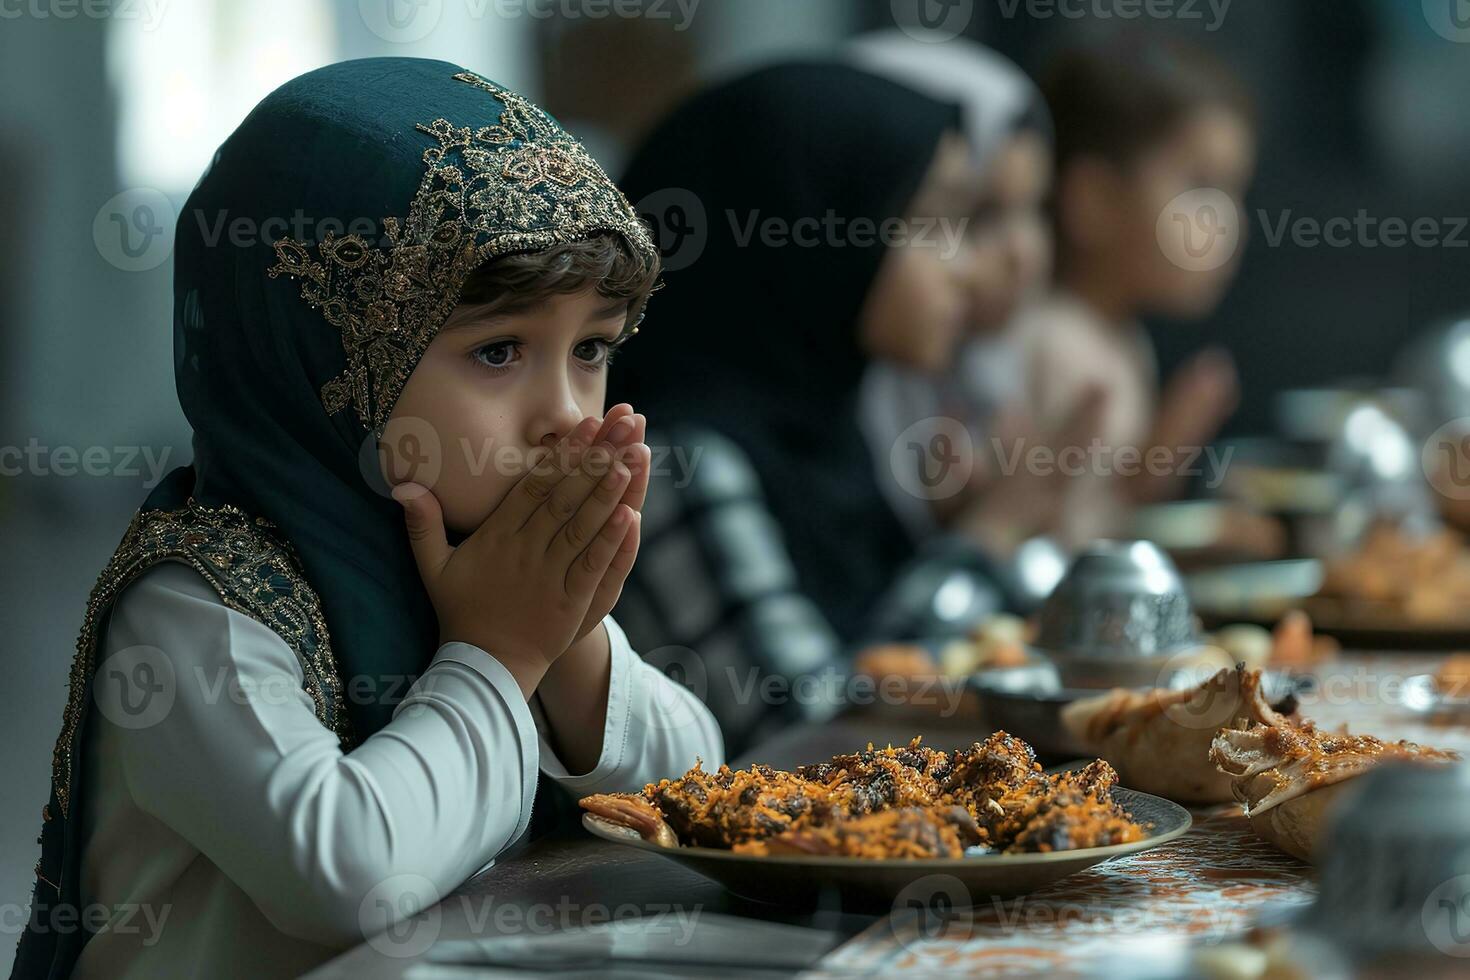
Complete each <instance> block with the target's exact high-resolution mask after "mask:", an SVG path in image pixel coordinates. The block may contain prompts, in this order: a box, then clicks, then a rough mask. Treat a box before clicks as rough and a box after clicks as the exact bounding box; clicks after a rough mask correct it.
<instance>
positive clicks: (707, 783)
mask: <svg viewBox="0 0 1470 980" xmlns="http://www.w3.org/2000/svg"><path fill="white" fill-rule="evenodd" d="M1117 779H1118V776H1117V773H1116V772H1114V771H1113V768H1112V766H1110V765H1108V763H1107V762H1105V761H1103V760H1101V759H1097V760H1094V761H1092V762H1090V763H1087V764H1086V765H1083V766H1079V767H1076V768H1072V769H1069V770H1067V771H1064V772H1050V771H1045V770H1043V769H1042V768H1041V766H1040V765H1039V764H1038V763H1037V761H1036V753H1035V752H1034V750H1033V749H1032V748H1031V746H1030V745H1028V744H1027V743H1026V742H1024V741H1022V740H1021V739H1019V738H1016V737H1015V736H1012V735H1009V734H1007V733H1005V732H996V733H995V734H993V735H991V736H990V737H989V738H987V739H986V740H985V741H983V742H975V743H973V744H972V745H970V746H968V747H964V748H958V749H955V750H954V751H952V752H942V751H936V750H934V749H931V748H929V747H928V746H925V745H923V744H922V743H921V740H920V739H918V738H915V739H914V740H913V741H912V742H910V743H909V744H908V745H906V746H903V747H900V748H894V747H893V746H889V747H887V748H883V749H876V748H874V747H873V746H872V745H871V744H869V745H868V747H867V748H866V749H864V750H862V751H859V752H854V753H851V754H848V755H838V756H834V757H832V758H831V759H830V760H827V761H825V762H818V763H814V764H812V765H805V766H798V767H797V768H796V769H795V770H794V771H790V772H788V771H785V770H780V769H774V768H771V767H769V766H763V765H753V766H751V767H750V768H748V769H741V770H732V769H730V768H729V767H728V766H721V767H720V768H719V769H718V770H716V771H714V772H706V771H705V770H704V769H703V768H702V767H701V766H698V765H696V766H695V768H693V769H691V770H689V771H688V772H687V773H685V774H684V775H683V776H681V777H679V778H678V779H666V780H663V781H662V782H660V783H650V784H649V785H648V786H646V787H644V789H643V791H642V792H640V793H604V794H598V795H596V796H588V797H584V798H583V799H582V800H581V806H582V808H583V809H584V810H586V811H587V812H586V813H585V814H583V816H582V823H583V825H584V826H585V827H586V828H587V829H588V830H589V831H591V832H592V833H593V834H595V835H597V836H598V837H601V838H603V839H605V840H609V841H613V842H616V843H619V844H626V845H628V846H631V847H637V848H641V849H644V850H648V851H651V852H653V853H656V854H659V855H661V856H663V857H666V858H668V859H670V860H673V861H677V862H679V863H681V864H683V865H685V866H686V867H688V868H690V869H691V870H693V871H697V872H698V873H700V874H702V875H704V876H705V877H708V878H711V879H713V880H715V881H717V882H719V883H721V884H723V885H724V886H725V887H726V888H728V889H729V890H730V891H732V892H735V893H736V894H739V895H742V896H745V897H747V898H753V899H757V900H760V901H773V902H781V903H797V902H805V901H810V900H813V899H816V898H818V897H821V896H824V895H833V894H835V895H837V896H840V897H841V898H842V899H843V900H856V901H862V902H872V901H886V902H891V901H893V900H894V899H895V898H896V897H898V896H900V895H902V894H904V893H905V890H906V889H908V888H909V887H910V886H911V885H914V884H915V883H916V882H919V881H921V879H925V878H927V877H929V876H941V875H943V876H950V878H951V879H953V880H957V881H958V882H959V884H960V885H961V886H963V887H964V888H965V889H967V890H968V891H969V893H970V898H971V899H972V900H977V901H978V900H979V899H981V898H985V897H988V896H1010V895H1021V894H1025V893H1027V892H1030V891H1033V890H1035V889H1037V888H1040V887H1042V886H1044V885H1047V884H1050V883H1051V882H1053V881H1056V880H1058V879H1060V878H1064V877H1066V876H1067V875H1070V874H1074V873H1075V872H1078V871H1081V870H1083V869H1085V868H1089V867H1091V866H1092V865H1095V864H1097V863H1099V862H1101V861H1106V860H1108V859H1109V858H1114V857H1119V856H1121V855H1124V854H1134V853H1137V852H1139V851H1144V850H1148V849H1150V848H1153V847H1157V846H1159V845H1160V844H1163V843H1166V842H1167V841H1170V840H1173V839H1174V838H1176V837H1178V836H1180V835H1181V834H1183V833H1184V832H1185V831H1187V830H1188V829H1189V826H1190V822H1191V821H1190V815H1189V811H1188V810H1186V809H1184V808H1183V807H1181V806H1179V805H1178V804H1175V803H1171V802H1169V801H1167V800H1164V799H1160V798H1159V797H1156V796H1150V795H1148V794H1146V793H1139V792H1135V791H1132V790H1127V789H1122V788H1120V787H1119V786H1117ZM930 884H932V885H933V886H934V888H935V889H941V890H942V889H946V888H949V889H951V890H953V886H952V884H950V883H948V881H947V879H943V878H934V879H933V881H932V882H930ZM951 898H953V896H951Z"/></svg>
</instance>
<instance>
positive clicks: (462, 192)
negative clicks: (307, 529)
mask: <svg viewBox="0 0 1470 980" xmlns="http://www.w3.org/2000/svg"><path fill="white" fill-rule="evenodd" d="M453 77H454V79H455V80H457V81H461V82H465V83H467V84H470V85H473V86H475V87H476V88H480V89H483V90H485V91H486V92H489V93H490V94H491V95H493V96H494V97H495V99H496V100H497V101H499V102H500V103H501V105H502V106H503V110H502V112H501V114H500V118H499V122H498V123H497V125H494V126H482V127H480V128H479V129H476V130H473V131H472V130H471V129H470V128H469V127H465V126H458V127H457V126H454V125H453V124H451V123H450V122H449V121H448V120H445V119H442V118H440V119H435V120H434V121H433V122H430V123H420V124H418V125H417V126H416V127H415V128H416V129H417V130H419V131H421V132H424V133H428V134H429V135H430V136H433V137H434V138H435V140H436V141H437V145H434V146H431V147H429V148H428V149H426V150H425V151H424V156H423V159H424V163H425V164H427V166H428V169H427V172H426V173H425V174H424V178H423V181H422V182H421V183H420V184H419V188H418V191H417V192H416V193H415V195H414V198H413V201H412V203H411V204H410V206H409V210H408V216H407V218H406V219H405V220H403V221H401V222H400V221H399V219H398V218H397V217H387V218H384V219H383V230H384V233H385V235H386V237H387V240H388V242H389V245H388V247H387V248H382V249H378V248H373V247H372V246H370V245H369V244H368V242H367V241H366V240H364V239H363V238H362V237H361V236H359V235H342V236H338V235H336V234H334V233H332V232H328V233H327V234H326V235H325V236H324V238H323V240H322V242H321V243H320V245H317V246H312V245H309V244H307V243H305V242H301V241H297V240H294V239H288V238H283V239H281V240H279V241H277V242H275V243H274V245H275V250H276V258H277V259H278V262H277V264H276V265H274V266H272V267H271V268H270V270H269V272H270V276H271V277H272V278H275V277H276V276H277V275H279V274H281V273H285V274H287V275H289V276H293V277H296V278H299V279H300V280H301V295H302V296H303V297H304V298H305V299H306V301H307V302H308V303H310V304H311V305H312V306H313V307H316V308H318V309H320V310H321V312H322V315H323V316H325V317H326V319H327V322H329V323H331V324H332V325H333V326H334V327H337V328H338V329H339V330H340V331H341V333H342V347H343V350H344V352H345V353H346V355H347V370H346V372H345V373H343V374H342V375H340V376H338V377H336V378H333V379H332V380H331V381H328V382H327V383H326V384H325V385H323V387H322V391H321V396H322V403H323V404H324V405H325V406H326V409H327V411H328V412H329V413H333V414H335V413H336V412H339V411H341V410H342V409H344V408H346V407H347V406H348V405H351V406H352V407H353V408H354V409H355V410H356V412H357V415H358V417H359V418H360V419H361V420H362V423H363V425H365V426H367V427H368V428H369V429H371V430H372V431H374V432H376V433H379V434H381V432H382V431H383V427H384V426H386V425H387V422H388V416H389V414H390V413H391V412H392V410H393V404H394V403H395V402H396V401H397V399H398V396H399V394H401V393H402V391H403V386H404V384H405V383H406V382H407V381H408V376H409V375H410V374H411V373H412V372H413V369H414V366H415V365H416V364H417V363H418V360H419V358H420V357H421V356H422V355H423V352H424V349H425V348H426V347H428V345H429V341H431V340H432V339H433V337H434V334H435V333H437V332H438V330H439V327H440V326H442V325H443V323H444V321H445V319H447V318H448V316H449V313H450V312H451V311H452V310H453V308H454V306H455V304H456V303H457V302H458V299H459V291H460V288H461V287H462V286H463V285H464V280H465V278H466V277H467V276H468V275H469V273H470V272H471V271H472V270H473V269H474V268H475V267H476V266H478V265H479V264H480V263H482V262H483V261H485V260H486V259H488V258H492V257H495V256H500V255H506V254H510V253H515V252H528V251H534V250H538V249H544V248H548V247H550V246H552V245H556V244H563V243H569V242H574V241H580V240H582V239H584V238H586V237H587V236H588V235H591V234H593V233H595V232H598V231H612V232H617V233H619V234H621V235H622V236H623V237H624V238H625V239H626V240H627V241H628V243H629V245H630V247H632V248H633V249H635V250H636V251H638V252H639V253H641V254H643V255H648V256H651V255H652V254H654V253H655V251H656V249H655V246H654V244H653V239H652V236H651V235H650V234H649V232H648V229H647V228H646V227H645V226H644V224H643V222H642V221H641V220H640V219H639V217H638V214H637V212H636V211H634V210H633V207H632V205H630V204H629V203H628V199H627V198H626V197H624V196H623V194H622V192H621V191H619V190H618V189H617V187H616V186H614V184H613V182H612V181H611V180H610V179H609V178H608V176H607V174H606V173H605V172H603V169H602V168H601V167H600V166H598V164H597V161H595V160H593V159H592V157H591V156H590V155H589V154H588V153H587V151H586V149H584V148H583V146H582V144H581V143H579V142H577V140H576V139H575V138H574V137H573V136H571V134H569V133H567V132H566V131H565V130H563V129H562V128H561V127H560V126H558V125H557V124H556V122H555V121H553V120H552V118H551V117H550V116H549V115H547V114H546V113H545V112H544V111H543V110H542V109H541V108H539V107H538V106H536V105H534V104H533V103H531V102H529V101H527V100H526V99H524V98H522V97H521V96H519V95H517V94H515V93H514V92H511V91H509V90H507V89H504V88H501V87H500V86H498V85H496V84H494V83H493V82H490V81H488V80H486V79H484V78H481V77H480V76H478V75H476V74H474V73H473V72H467V71H466V72H458V73H456V74H455V75H454V76H453ZM634 312H635V313H637V312H639V311H634Z"/></svg>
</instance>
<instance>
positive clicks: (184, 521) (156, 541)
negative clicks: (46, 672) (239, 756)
mask: <svg viewBox="0 0 1470 980" xmlns="http://www.w3.org/2000/svg"><path fill="white" fill-rule="evenodd" d="M160 561H178V562H183V563H184V564H186V565H188V566H190V567H191V568H193V569H194V570H195V571H197V572H198V573H199V574H200V575H203V576H204V578H205V580H206V581H208V582H209V584H210V585H211V586H213V587H214V589H215V591H217V592H218V593H219V596H220V599H221V600H222V601H223V602H224V604H225V605H226V606H228V607H230V608H231V609H234V610H235V611H237V612H241V613H244V614H245V615H247V616H250V617H252V618H254V619H257V620H259V621H260V622H261V623H262V624H264V625H265V626H268V627H269V628H270V629H271V630H273V631H274V632H275V633H277V634H278V635H279V636H280V637H281V638H282V639H283V640H285V641H286V644H287V645H288V646H289V647H290V648H291V650H292V651H293V652H294V653H295V654H296V657H297V659H298V660H299V661H300V662H301V668H302V670H303V672H304V673H305V675H306V678H305V682H304V684H303V688H304V689H305V691H306V692H307V694H309V695H310V696H311V700H312V704H313V707H314V709H315V712H316V716H317V718H318V719H319V720H320V721H321V723H322V724H323V725H325V726H326V727H327V728H328V729H330V730H332V731H333V732H335V733H336V735H337V739H338V741H339V742H340V743H341V744H342V747H343V749H344V750H345V749H348V748H350V747H351V742H352V740H351V733H350V731H349V729H348V727H347V712H346V710H345V707H344V705H343V702H342V681H341V678H340V677H339V676H338V674H337V663H336V659H335V658H334V657H333V655H332V645H331V642H330V639H329V638H328V636H327V623H326V619H325V618H324V617H323V615H322V608H321V601H320V599H319V598H318V597H317V594H316V592H315V591H314V590H313V589H312V588H311V586H310V585H308V584H307V582H306V579H305V577H304V576H303V575H302V573H301V568H300V564H299V562H298V561H297V559H296V555H295V552H294V550H292V548H291V546H290V545H289V544H288V543H287V542H286V541H285V539H284V538H281V537H279V536H278V535H277V533H276V531H275V525H273V524H271V523H270V522H269V521H267V520H265V519H264V518H261V517H257V518H255V519H253V520H252V519H251V518H250V517H248V516H247V515H246V514H245V513H244V512H243V511H241V510H239V509H237V508H235V507H231V506H228V505H225V506H222V507H217V508H216V507H205V506H203V505H201V504H199V503H198V502H197V501H195V500H194V499H193V498H192V497H191V498H189V501H188V503H187V504H186V505H185V506H184V507H181V508H179V509H178V510H173V511H162V510H154V511H139V512H138V513H137V514H135V515H134V516H133V520H132V523H130V524H129V525H128V530H127V532H126V533H125V534H124V535H123V539H122V543H121V544H119V545H118V547H117V551H116V553H115V554H114V555H113V557H112V560H111V561H109V562H108V563H107V567H106V568H104V569H103V570H102V574H101V575H100V576H98V579H97V584H96V586H94V587H93V589H92V594H91V595H90V596H89V597H88V599H87V611H86V615H85V617H84V619H83V621H82V632H81V635H80V636H79V637H78V638H77V652H76V656H75V657H74V658H73V660H72V666H71V680H70V690H69V692H68V696H67V703H66V709H65V712H64V714H63V716H62V723H61V735H60V736H59V737H58V738H57V740H56V749H55V751H54V753H53V754H52V766H51V768H52V772H51V776H52V779H53V781H54V782H55V788H56V797H57V802H58V803H60V805H61V812H62V815H63V816H64V815H65V814H66V812H67V808H68V805H69V802H70V800H69V797H70V793H71V779H72V776H73V766H74V759H73V752H72V749H73V745H72V743H73V741H74V736H75V735H76V732H77V726H78V725H79V724H81V721H82V719H83V717H85V715H86V711H87V703H86V702H87V694H86V692H87V690H88V684H87V682H88V680H89V679H90V678H91V677H92V674H93V672H94V671H95V670H96V668H97V663H96V660H97V646H98V644H99V643H100V642H101V640H102V637H101V636H100V635H99V632H98V631H99V628H100V626H101V623H102V620H103V617H104V615H105V613H106V612H107V610H108V609H109V607H110V606H111V605H112V603H113V602H115V601H116V600H117V597H118V595H119V594H121V593H122V591H123V589H125V588H126V587H127V586H128V584H129V583H131V582H132V581H133V580H134V579H136V578H137V577H138V576H139V575H141V574H142V573H143V572H145V571H147V570H148V569H149V568H150V567H152V566H153V565H155V564H156V563H158V562H160Z"/></svg>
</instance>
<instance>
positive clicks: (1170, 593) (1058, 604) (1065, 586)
mask: <svg viewBox="0 0 1470 980" xmlns="http://www.w3.org/2000/svg"><path fill="white" fill-rule="evenodd" d="M1035 645H1036V647H1037V648H1038V649H1039V650H1040V651H1041V652H1042V653H1044V654H1045V655H1046V657H1047V658H1048V659H1049V660H1051V662H1052V663H1054V664H1055V665H1056V669H1057V673H1058V675H1059V676H1060V678H1061V682H1062V684H1063V685H1064V686H1066V687H1083V688H1098V687H1141V686H1153V685H1155V684H1157V683H1159V679H1160V676H1161V675H1162V674H1163V673H1165V672H1166V671H1167V669H1168V666H1169V664H1170V662H1171V661H1172V660H1173V659H1174V658H1176V657H1177V656H1179V655H1180V654H1182V653H1186V652H1187V651H1190V650H1193V649H1195V648H1197V647H1199V646H1200V640H1199V634H1198V631H1197V630H1196V627H1195V620H1194V611H1193V609H1192V608H1191V607H1190V602H1189V595H1188V593H1187V592H1186V591H1185V588H1184V582H1183V580H1182V579H1181V578H1180V576H1179V570H1178V569H1177V568H1175V567H1174V563H1173V562H1172V561H1170V560H1169V558H1168V556H1167V555H1165V554H1164V553H1163V552H1162V551H1161V550H1159V548H1158V547H1157V546H1156V545H1154V544H1152V543H1151V542H1148V541H1099V542H1097V543H1095V544H1093V545H1091V546H1089V547H1088V548H1087V550H1085V551H1084V552H1082V554H1080V555H1078V557H1077V559H1076V560H1075V561H1073V562H1072V567H1071V568H1070V569H1068V570H1067V574H1066V576H1065V577H1064V578H1063V579H1062V581H1061V584H1060V585H1058V586H1057V587H1056V590H1055V591H1053V592H1052V594H1051V597H1050V598H1048V599H1047V600H1046V603H1045V604H1044V605H1043V606H1042V607H1041V613H1040V627H1039V630H1038V632H1037V638H1036V644H1035Z"/></svg>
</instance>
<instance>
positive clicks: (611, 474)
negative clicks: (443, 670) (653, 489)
mask: <svg viewBox="0 0 1470 980" xmlns="http://www.w3.org/2000/svg"><path fill="white" fill-rule="evenodd" d="M599 429H600V423H599V421H598V420H597V419H595V418H590V419H583V420H582V422H581V423H579V424H578V425H577V426H576V427H575V428H574V429H573V430H572V431H571V432H570V433H569V434H568V435H567V437H566V438H565V439H563V440H562V442H561V443H560V444H559V445H558V446H557V448H556V449H555V450H554V451H553V452H552V453H551V454H549V455H548V456H546V457H544V458H543V461H542V462H541V463H539V464H538V465H536V466H533V467H532V469H531V472H530V473H528V474H527V475H526V476H525V477H523V478H522V479H521V481H520V482H519V483H517V484H516V485H515V486H514V487H513V488H512V489H511V491H510V493H509V494H507V495H506V497H505V499H504V500H503V501H502V502H501V503H500V505H499V506H498V507H496V509H495V510H494V511H493V512H492V513H491V514H490V516H489V517H487V518H486V519H485V522H484V523H483V524H481V525H480V527H479V528H477V529H476V530H475V532H474V533H473V534H471V535H470V536H469V537H468V538H467V539H465V541H464V542H463V543H461V544H460V545H459V547H457V548H455V547H451V546H450V545H449V542H448V540H447V538H446V536H445V532H444V517H443V512H442V510H441V509H440V507H439V502H438V500H436V499H435V497H434V495H433V493H432V492H431V491H430V490H429V489H428V488H426V487H423V486H421V485H419V484H414V483H403V484H399V485H398V486H396V487H394V488H393V498H394V499H395V500H397V501H398V502H399V503H400V504H402V505H403V508H404V514H405V519H406V521H407V524H408V536H409V543H410V545H411V547H412V548H413V554H414V560H415V562H416V563H417V564H418V569H419V575H420V576H421V577H422V578H423V581H424V586H425V588H426V589H427V590H428V593H429V600H430V601H431V602H432V603H433V604H434V611H435V613H436V614H437V615H438V617H439V631H440V637H439V638H440V642H441V643H449V642H453V641H462V642H465V643H471V644H474V645H475V646H477V647H480V648H481V649H482V650H484V651H486V652H487V653H489V654H490V655H491V656H493V657H495V658H496V659H497V660H499V661H500V662H501V663H503V664H504V665H505V666H506V668H507V669H508V670H510V672H511V673H512V675H514V676H515V678H516V681H517V682H518V683H519V684H520V686H521V689H522V691H523V692H525V693H526V694H527V695H528V696H529V694H530V693H531V692H532V691H534V690H535V687H536V685H537V683H539V682H540V680H541V677H542V675H543V674H544V673H545V672H546V669H547V668H548V667H549V666H550V665H551V663H552V662H554V661H555V660H556V658H557V657H559V656H560V655H561V654H562V653H563V652H564V651H565V650H566V649H567V647H568V646H570V645H571V643H572V641H573V640H574V639H575V638H576V636H577V634H578V632H579V630H580V629H581V626H582V623H583V620H584V618H585V616H586V615H587V611H588V608H589V606H590V605H591V603H592V600H593V597H594V595H595V594H596V592H597V589H598V586H599V585H600V584H601V582H602V580H603V577H604V574H605V573H606V572H607V570H608V567H609V566H610V565H611V564H612V562H613V559H614V557H615V556H616V555H617V552H618V549H619V547H620V546H621V545H622V543H623V540H624V538H625V537H626V536H627V533H628V529H629V527H630V526H631V524H632V521H633V509H632V508H631V507H629V506H628V505H627V504H626V503H624V502H623V497H624V492H625V491H626V489H627V487H628V484H629V481H630V479H631V473H630V471H629V469H628V467H626V466H624V465H623V464H622V463H621V462H613V463H612V465H611V468H609V467H608V465H607V461H608V460H610V459H612V458H613V456H614V454H615V450H616V448H617V447H614V446H612V445H611V444H609V443H606V442H602V443H599V444H598V445H599V446H600V447H601V448H602V449H604V450H605V451H606V454H605V455H602V456H601V462H600V463H599V462H598V455H599V454H596V453H592V454H589V453H588V452H587V450H588V449H589V448H591V445H590V443H591V441H592V440H593V439H594V438H595V437H596V436H597V434H598V432H599ZM563 459H565V460H567V461H568V463H569V465H568V467H567V468H566V469H565V470H564V469H563V468H562V467H561V466H560V465H558V461H560V460H563Z"/></svg>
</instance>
